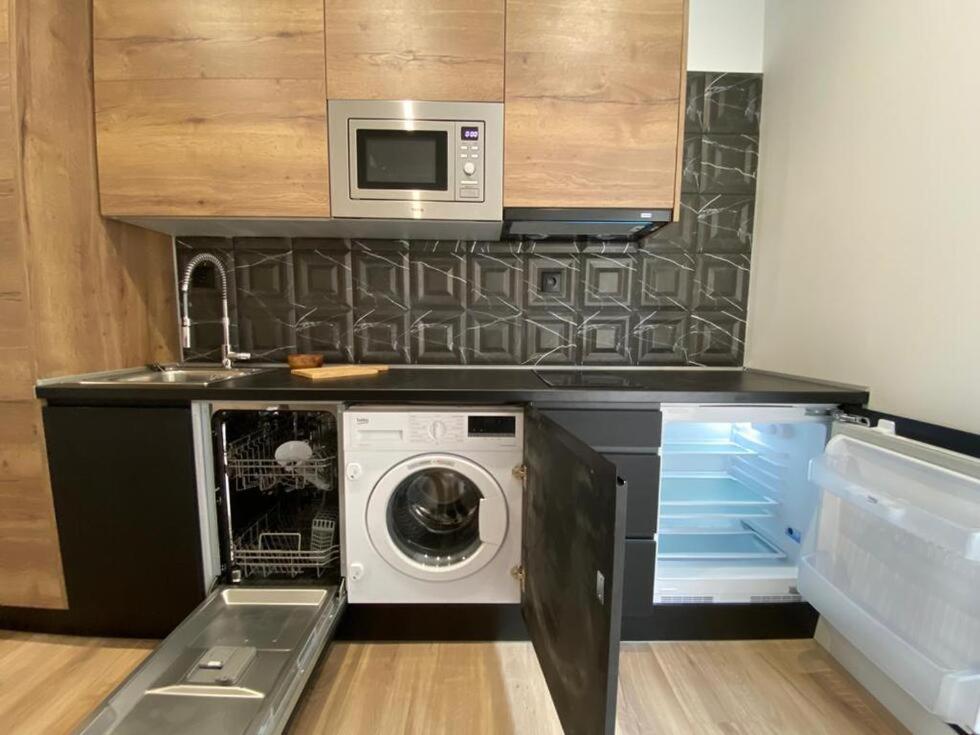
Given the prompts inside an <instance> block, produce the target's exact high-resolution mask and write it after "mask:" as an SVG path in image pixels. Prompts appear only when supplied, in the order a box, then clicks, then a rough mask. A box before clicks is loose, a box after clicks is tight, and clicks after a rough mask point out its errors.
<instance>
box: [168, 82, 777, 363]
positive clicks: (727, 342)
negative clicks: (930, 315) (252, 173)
mask: <svg viewBox="0 0 980 735" xmlns="http://www.w3.org/2000/svg"><path fill="white" fill-rule="evenodd" d="M761 90H762V80H761V77H759V76H757V75H744V74H718V73H706V72H691V73H689V74H688V75H687V103H686V109H685V131H684V168H683V172H682V189H683V194H682V196H681V207H680V220H679V221H678V222H675V223H672V224H670V225H668V226H666V227H664V228H662V229H661V230H659V231H657V232H656V233H654V234H653V235H651V236H650V237H647V238H646V239H645V240H644V241H642V242H641V243H627V244H623V243H590V244H580V243H574V242H534V241H524V242H499V243H498V242H472V241H431V240H430V241H417V242H405V241H393V240H338V239H316V238H297V239H295V240H292V241H290V240H288V239H284V238H239V239H236V240H234V241H233V240H231V239H226V238H184V237H182V238H180V240H178V241H177V243H176V255H177V260H178V264H179V265H180V266H181V267H182V266H183V264H184V263H186V262H187V260H188V259H189V258H190V257H191V255H193V254H194V253H195V252H198V251H200V250H206V251H210V252H214V253H216V254H217V255H218V256H219V257H221V258H222V260H223V262H225V263H226V264H227V266H228V269H229V284H230V289H231V292H230V295H229V297H230V299H229V300H230V314H231V320H232V342H233V344H234V345H235V346H237V347H240V348H241V349H248V350H250V351H253V352H254V353H256V356H257V357H258V358H259V359H264V360H281V359H284V357H285V355H286V353H287V352H289V351H291V350H300V351H304V352H319V353H323V354H324V355H325V357H326V359H327V360H328V361H329V362H352V361H353V362H388V363H409V362H418V363H438V364H463V363H466V364H500V365H506V364H542V365H549V364H550V365H574V364H588V365H628V364H635V365H739V364H741V361H742V352H743V340H744V332H745V316H746V301H747V294H748V284H749V275H750V273H749V266H750V257H749V256H750V253H751V249H752V229H753V216H754V210H755V177H756V168H757V158H758V132H759V109H760V99H761V97H760V95H761ZM191 309H192V316H193V317H194V327H193V339H194V347H193V348H192V349H190V350H187V351H186V357H187V359H191V360H207V361H214V360H217V359H218V357H219V345H220V342H221V324H220V312H219V299H218V290H217V282H216V280H215V274H214V272H213V270H212V269H210V268H208V267H202V268H201V269H200V270H199V271H198V272H197V273H196V274H195V278H194V284H193V288H192V291H191Z"/></svg>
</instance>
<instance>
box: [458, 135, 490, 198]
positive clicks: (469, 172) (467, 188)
mask: <svg viewBox="0 0 980 735" xmlns="http://www.w3.org/2000/svg"><path fill="white" fill-rule="evenodd" d="M485 132H486V130H485V126H484V124H483V123H482V122H457V123H456V200H457V201H463V202H465V201H473V202H482V201H483V181H484V175H483V159H484V156H483V146H484V143H485V142H486V141H485V140H484V133H485Z"/></svg>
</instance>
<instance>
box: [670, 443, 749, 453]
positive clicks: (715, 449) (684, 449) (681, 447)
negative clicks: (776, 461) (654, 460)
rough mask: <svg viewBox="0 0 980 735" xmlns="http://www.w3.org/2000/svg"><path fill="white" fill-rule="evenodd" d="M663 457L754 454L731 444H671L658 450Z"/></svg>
mask: <svg viewBox="0 0 980 735" xmlns="http://www.w3.org/2000/svg"><path fill="white" fill-rule="evenodd" d="M660 453H661V454H662V455H664V456H668V455H672V454H723V455H735V454H754V452H753V451H752V450H751V449H748V448H746V447H742V446H739V445H738V444H735V443H733V442H710V441H705V442H671V443H669V444H664V445H663V446H662V447H661V448H660Z"/></svg>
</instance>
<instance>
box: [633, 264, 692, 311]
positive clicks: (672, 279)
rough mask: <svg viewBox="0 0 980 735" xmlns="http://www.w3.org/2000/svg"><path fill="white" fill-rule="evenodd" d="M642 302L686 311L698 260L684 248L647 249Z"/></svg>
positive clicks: (642, 284)
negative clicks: (681, 249) (673, 249)
mask: <svg viewBox="0 0 980 735" xmlns="http://www.w3.org/2000/svg"><path fill="white" fill-rule="evenodd" d="M640 267H641V280H640V306H642V307H657V308H659V309H664V310H669V311H683V310H685V309H687V308H689V307H690V304H691V283H692V281H693V276H694V268H695V260H694V257H693V256H692V255H691V254H690V253H685V252H654V251H648V252H644V253H643V256H642V260H641V265H640Z"/></svg>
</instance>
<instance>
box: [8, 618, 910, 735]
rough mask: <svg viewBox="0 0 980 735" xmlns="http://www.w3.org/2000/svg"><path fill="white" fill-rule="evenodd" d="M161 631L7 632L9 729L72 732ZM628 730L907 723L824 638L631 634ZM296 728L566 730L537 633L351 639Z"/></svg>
mask: <svg viewBox="0 0 980 735" xmlns="http://www.w3.org/2000/svg"><path fill="white" fill-rule="evenodd" d="M153 645H154V644H153V642H150V641H126V640H109V639H100V638H72V637H66V636H45V635H30V634H24V633H4V632H0V731H2V732H10V733H17V734H18V735H35V734H36V735H41V734H42V733H43V735H60V734H61V733H69V732H71V730H72V729H73V728H74V727H75V726H76V725H77V724H78V723H79V722H80V721H81V720H82V719H83V718H84V717H85V715H86V714H87V713H88V712H89V711H90V710H91V709H92V708H93V707H95V706H96V704H98V702H99V701H100V700H101V699H102V698H103V697H104V696H105V695H106V694H107V693H108V692H109V691H111V690H112V689H113V688H114V687H115V686H116V685H117V684H118V683H119V682H120V681H122V679H123V678H125V676H126V675H127V674H128V673H129V672H130V671H131V670H132V669H133V668H134V667H135V666H136V665H137V664H138V663H139V662H140V661H142V660H143V658H144V657H145V656H146V655H148V654H149V652H150V651H151V650H152V646H153ZM621 669H622V671H621V676H620V685H619V687H620V689H619V712H618V728H617V732H618V733H619V735H641V734H643V735H647V734H656V733H667V734H672V733H691V732H699V733H711V734H715V733H717V734H718V735H743V734H746V735H747V734H748V733H751V734H752V735H766V734H768V733H772V734H774V735H775V734H776V733H778V734H779V735H784V734H785V733H795V734H800V735H825V734H826V735H831V734H833V735H849V734H854V735H888V734H892V733H906V730H904V729H903V728H902V727H901V726H900V725H899V724H898V723H897V722H896V721H895V720H894V719H893V718H892V717H891V716H890V715H889V714H888V713H887V712H885V710H884V709H883V708H882V707H881V706H880V705H879V704H878V703H877V702H876V701H875V700H874V699H873V698H872V697H871V696H870V695H869V694H867V692H865V691H864V690H863V689H862V688H861V687H860V686H859V685H858V684H857V683H856V682H855V681H854V680H852V679H851V678H850V677H849V676H848V675H847V674H846V673H845V672H844V671H843V670H842V669H841V668H840V667H839V666H838V665H837V664H836V663H835V662H834V661H833V660H832V659H831V658H830V657H829V656H828V655H827V654H826V653H824V652H823V650H822V649H821V648H820V647H819V646H818V645H817V644H816V643H815V642H813V641H812V640H805V641H746V642H736V641H731V642H729V641H725V642H693V643H673V642H671V643H627V644H624V645H623V648H622V655H621ZM287 732H288V733H289V734H290V735H321V734H324V733H345V734H350V735H359V734H364V735H367V734H371V735H373V734H374V733H405V734H406V735H409V734H411V735H416V734H417V735H421V734H422V733H425V735H443V734H444V733H445V734H447V735H448V733H454V734H455V733H467V735H484V734H485V735H511V734H513V735H516V734H520V735H524V734H525V733H535V735H539V734H540V735H552V734H554V735H561V727H560V725H559V723H558V717H557V715H556V714H555V710H554V707H553V706H552V704H551V699H550V697H549V696H548V691H547V687H546V685H545V683H544V679H543V677H542V675H541V670H540V668H539V667H538V664H537V660H536V659H535V656H534V652H533V650H532V649H531V647H530V645H529V644H526V643H402V644H395V643H374V644H361V643H338V644H336V645H334V646H333V647H332V648H331V649H330V651H329V653H328V655H327V656H325V657H324V658H323V660H322V661H321V663H320V665H319V667H318V668H317V670H316V671H315V672H314V674H313V677H312V678H311V680H310V683H309V686H308V687H307V691H306V693H305V694H304V696H303V697H302V698H301V699H300V702H299V704H298V705H297V709H296V713H295V715H294V717H293V720H292V722H291V723H290V726H289V728H288V730H287Z"/></svg>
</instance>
